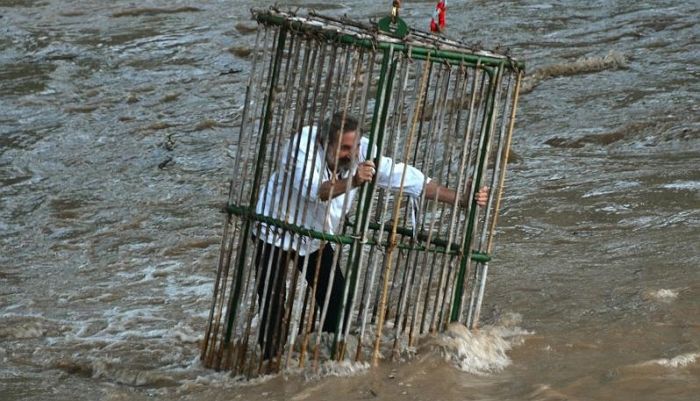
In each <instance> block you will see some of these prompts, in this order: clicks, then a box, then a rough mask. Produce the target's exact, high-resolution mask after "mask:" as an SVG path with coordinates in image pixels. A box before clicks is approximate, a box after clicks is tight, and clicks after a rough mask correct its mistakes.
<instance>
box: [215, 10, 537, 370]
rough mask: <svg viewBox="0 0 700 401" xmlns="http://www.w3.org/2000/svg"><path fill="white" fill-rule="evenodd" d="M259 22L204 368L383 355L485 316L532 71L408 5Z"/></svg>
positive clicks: (273, 14)
mask: <svg viewBox="0 0 700 401" xmlns="http://www.w3.org/2000/svg"><path fill="white" fill-rule="evenodd" d="M253 17H254V19H255V20H256V21H257V22H258V32H257V37H256V42H255V47H254V50H253V53H252V60H251V63H252V65H251V73H250V76H249V77H248V83H247V87H246V93H245V104H244V107H243V111H242V117H241V123H240V130H238V136H237V137H236V138H235V146H236V152H235V154H236V156H235V160H234V166H233V179H232V180H231V185H230V192H229V197H228V203H227V207H226V218H225V224H224V232H223V236H222V243H221V252H220V257H219V261H218V270H217V276H216V281H215V287H214V294H213V302H212V307H211V310H210V314H209V323H208V326H207V328H206V333H205V337H204V341H203V344H202V353H201V358H202V361H203V363H204V365H205V366H208V367H211V368H216V369H225V370H231V371H232V372H233V373H234V374H239V375H245V376H248V377H252V376H256V375H258V374H261V373H267V372H276V371H279V370H280V369H285V368H288V367H290V366H309V365H310V366H314V367H318V366H319V364H320V363H323V362H325V361H331V360H351V361H371V362H372V363H374V364H376V363H377V362H378V361H379V360H380V359H382V358H391V357H393V356H396V355H400V354H401V353H402V352H405V351H406V349H407V348H408V347H410V346H413V345H415V344H416V341H417V339H418V338H420V337H421V336H424V335H426V334H427V333H435V332H439V331H441V330H444V329H445V328H446V327H447V325H448V324H450V323H451V322H461V323H463V324H465V325H467V326H468V327H469V328H474V327H476V326H477V325H478V322H479V314H480V310H481V305H482V301H483V298H484V290H485V283H486V277H487V272H488V264H489V261H490V260H491V252H492V248H493V240H494V232H495V227H496V223H497V217H498V210H499V206H500V203H501V199H502V196H503V188H504V179H505V172H506V165H507V162H508V154H509V149H510V143H511V136H512V132H513V127H514V122H515V111H516V106H517V101H518V91H519V87H520V82H521V79H522V75H523V68H524V65H523V64H522V63H521V62H519V61H517V60H515V59H513V58H511V57H510V56H508V55H506V54H497V53H495V52H490V51H485V50H481V49H477V48H473V47H471V46H469V45H467V44H465V43H462V42H458V41H454V40H449V39H446V38H444V37H441V36H436V35H433V34H429V33H425V32H421V31H417V30H413V29H409V28H408V27H407V26H406V24H405V23H404V22H403V21H402V20H401V19H400V18H399V17H398V16H397V15H392V16H389V17H386V18H384V19H382V20H380V21H379V22H377V23H375V22H367V23H363V22H358V21H353V20H351V19H348V18H331V17H327V16H321V15H318V14H315V13H308V14H304V15H301V14H297V13H294V12H285V11H280V10H277V9H266V10H253ZM347 132H350V134H351V135H349V136H347V137H346V133H347ZM348 138H350V139H348ZM345 140H348V141H351V142H349V143H350V144H351V146H350V149H349V150H348V149H343V148H342V147H343V146H345V145H346V143H345V142H344V141H345ZM343 152H345V153H347V154H349V155H350V156H347V157H345V156H343V155H344V153H343ZM368 161H371V162H372V163H373V164H367V162H368ZM361 169H362V170H364V171H365V172H366V171H367V170H369V171H372V174H371V179H370V180H369V181H366V182H360V181H362V180H360V179H357V177H356V176H357V175H358V174H359V173H358V172H359V171H360V170H361ZM431 183H432V184H431ZM324 185H325V186H324ZM483 186H487V187H489V188H490V190H489V191H488V198H487V201H486V204H485V205H483V206H477V204H476V200H475V196H476V194H477V192H478V191H479V189H480V188H481V187H483ZM429 187H430V188H435V187H437V188H438V189H437V190H436V191H433V192H431V191H428V190H427V188H429ZM329 188H330V189H329Z"/></svg>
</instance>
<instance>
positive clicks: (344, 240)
mask: <svg viewBox="0 0 700 401" xmlns="http://www.w3.org/2000/svg"><path fill="white" fill-rule="evenodd" d="M226 211H227V212H228V213H229V214H233V215H236V216H239V217H242V218H247V219H251V220H254V221H259V222H261V223H266V224H269V225H272V226H275V227H278V228H281V229H283V230H288V231H290V232H292V233H294V234H299V235H304V236H307V237H310V238H314V239H318V240H322V241H329V242H334V243H336V244H345V245H350V244H352V243H353V242H355V237H351V236H348V235H336V234H327V233H324V232H320V231H316V230H311V229H308V228H304V227H301V226H298V225H296V224H291V223H287V222H284V221H282V220H279V219H275V218H272V217H269V216H265V215H262V214H259V213H255V212H254V211H253V209H252V208H249V207H243V206H236V205H228V206H226ZM369 228H370V229H372V230H375V231H376V230H379V228H380V225H379V224H376V223H370V224H369ZM384 231H387V232H389V231H391V228H390V227H387V226H385V227H384ZM396 232H398V233H399V234H402V235H407V236H411V235H413V231H412V230H411V229H409V228H405V227H399V228H397V230H396ZM419 239H420V237H419ZM366 243H367V245H377V242H376V241H374V240H372V239H368V240H367V242H366ZM431 244H432V245H435V247H434V248H428V247H426V246H424V245H407V244H397V247H398V248H399V249H404V250H410V251H424V252H434V253H443V254H448V255H458V254H459V253H460V249H459V247H458V246H457V245H456V244H452V246H451V248H452V249H451V250H450V251H448V250H447V248H446V245H447V241H444V240H440V239H435V240H433V241H431ZM380 245H382V246H384V247H387V246H388V243H386V242H385V243H383V244H380ZM471 259H472V260H473V261H476V262H481V263H486V262H488V261H490V260H491V256H490V255H488V254H485V253H481V252H472V254H471Z"/></svg>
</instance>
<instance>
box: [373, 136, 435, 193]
mask: <svg viewBox="0 0 700 401" xmlns="http://www.w3.org/2000/svg"><path fill="white" fill-rule="evenodd" d="M368 143H369V141H368V140H367V139H366V138H362V145H363V146H362V151H363V154H366V149H367V147H368ZM372 154H376V147H375V148H373V150H372ZM404 171H405V172H406V177H405V178H404V183H403V191H404V193H405V194H406V195H409V196H412V197H414V198H417V197H419V196H420V195H421V193H422V192H423V187H424V186H425V184H427V183H428V182H430V178H428V177H426V176H425V174H423V172H421V171H420V170H418V169H417V168H415V167H413V166H411V165H408V164H405V163H400V162H396V161H394V160H393V159H391V158H389V157H386V156H381V157H379V165H378V166H377V185H379V186H380V187H382V188H386V189H391V190H398V189H399V188H400V187H401V177H402V175H403V174H404Z"/></svg>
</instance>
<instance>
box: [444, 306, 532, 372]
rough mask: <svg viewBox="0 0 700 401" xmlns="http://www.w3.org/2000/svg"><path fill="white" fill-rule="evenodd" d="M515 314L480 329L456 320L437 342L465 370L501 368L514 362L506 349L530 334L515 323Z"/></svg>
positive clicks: (456, 364) (457, 365)
mask: <svg viewBox="0 0 700 401" xmlns="http://www.w3.org/2000/svg"><path fill="white" fill-rule="evenodd" d="M518 316H519V315H518ZM516 317H517V316H515V315H514V316H513V317H511V318H509V319H510V320H511V321H509V322H502V323H501V324H500V325H495V326H484V327H483V328H481V329H478V330H469V329H467V328H466V327H465V326H464V325H462V324H459V323H453V324H451V325H450V327H449V328H448V330H447V331H446V332H445V333H443V334H441V335H440V336H439V337H438V339H437V345H438V346H439V347H440V349H441V351H442V353H443V356H444V357H445V359H446V360H447V361H450V362H452V363H453V364H455V366H456V367H457V368H459V369H460V370H462V371H465V372H469V373H472V374H488V373H492V372H498V371H501V370H503V369H504V368H506V367H507V366H509V365H510V364H511V360H510V358H509V357H508V355H507V351H509V350H510V349H512V348H513V346H515V345H518V344H520V343H522V341H523V337H524V336H525V335H529V334H531V333H529V332H527V331H525V330H523V329H520V328H519V327H517V326H514V325H512V324H514V323H516V322H517V321H518V319H516ZM504 323H508V324H504Z"/></svg>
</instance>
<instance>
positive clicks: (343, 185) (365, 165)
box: [318, 160, 376, 202]
mask: <svg viewBox="0 0 700 401" xmlns="http://www.w3.org/2000/svg"><path fill="white" fill-rule="evenodd" d="M375 172H376V170H375V169H374V163H373V162H371V161H369V160H368V161H364V162H362V163H360V164H359V165H358V166H357V170H356V171H355V175H353V176H352V177H348V178H342V179H337V180H328V181H325V182H323V183H321V185H320V186H319V187H318V197H319V199H321V200H322V201H324V202H325V201H327V200H330V199H333V198H335V197H336V196H340V195H342V194H344V193H345V192H346V191H349V190H351V189H353V188H356V187H359V186H360V185H362V184H364V183H365V182H369V181H372V177H374V173H375Z"/></svg>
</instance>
